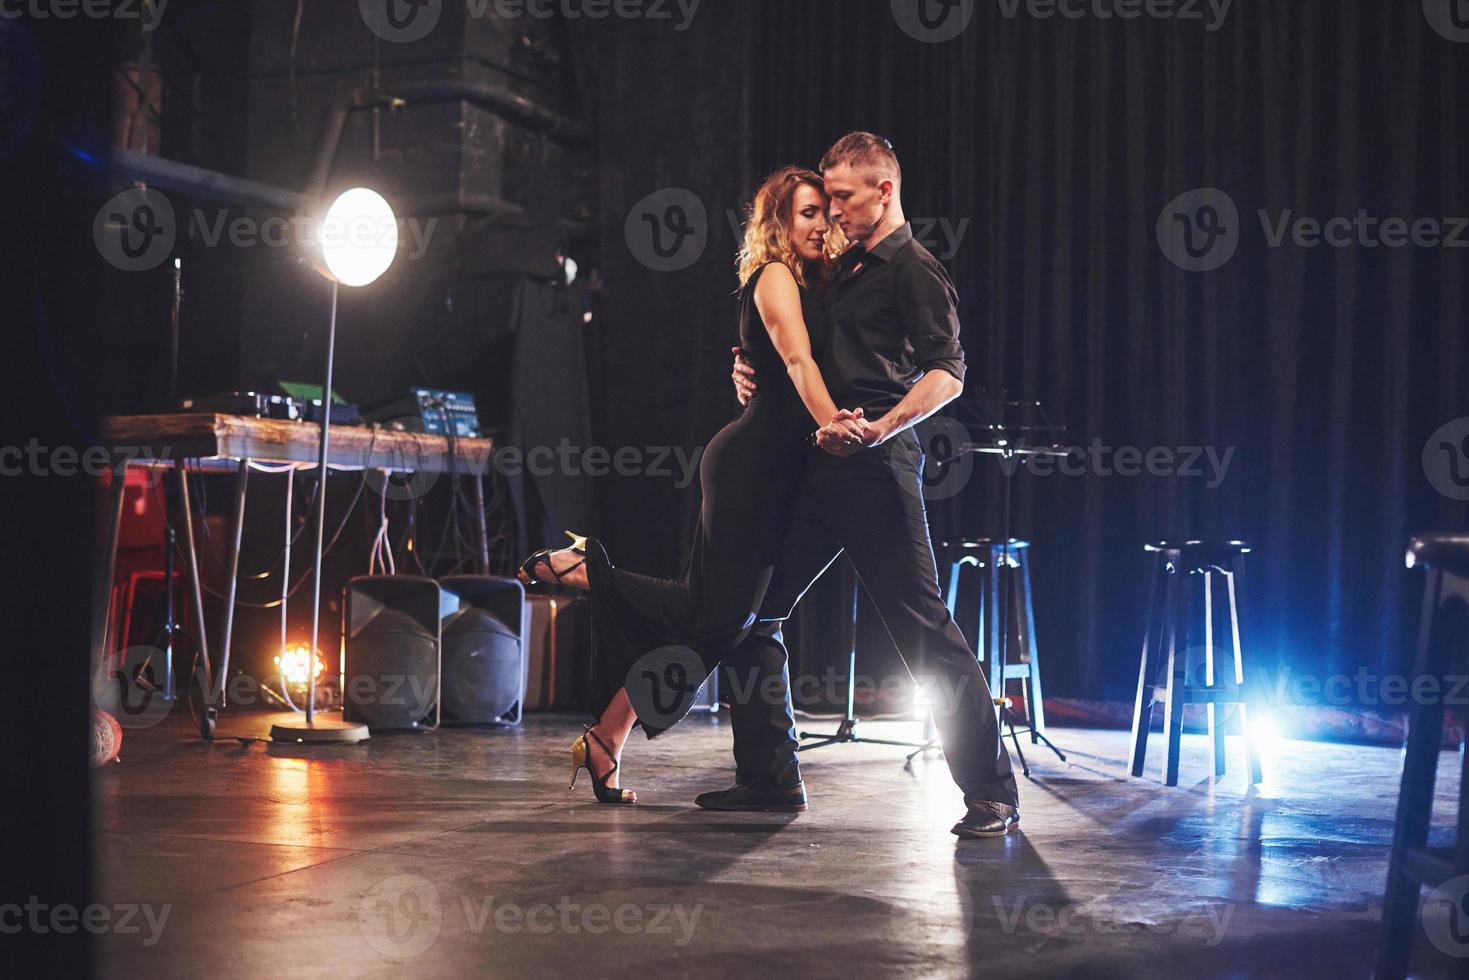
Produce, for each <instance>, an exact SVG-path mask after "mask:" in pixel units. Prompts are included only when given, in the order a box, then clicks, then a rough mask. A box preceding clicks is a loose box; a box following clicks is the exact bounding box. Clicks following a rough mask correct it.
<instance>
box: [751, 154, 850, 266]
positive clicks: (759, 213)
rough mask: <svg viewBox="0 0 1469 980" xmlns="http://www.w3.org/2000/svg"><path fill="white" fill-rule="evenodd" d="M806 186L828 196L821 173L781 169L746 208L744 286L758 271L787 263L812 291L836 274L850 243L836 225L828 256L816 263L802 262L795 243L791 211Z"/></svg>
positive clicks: (797, 168) (828, 241)
mask: <svg viewBox="0 0 1469 980" xmlns="http://www.w3.org/2000/svg"><path fill="white" fill-rule="evenodd" d="M802 184H806V185H807V186H810V187H814V188H816V189H817V190H818V191H820V192H821V196H822V197H823V198H825V197H826V185H825V184H824V183H823V182H822V179H821V175H820V174H818V173H816V172H815V171H812V170H806V169H805V168H803V167H781V168H780V169H779V170H777V171H776V172H775V173H773V174H771V175H770V176H769V177H767V178H765V183H763V184H761V185H760V189H759V190H758V191H756V192H755V197H754V200H752V201H751V202H750V204H749V205H748V206H747V207H746V209H745V240H744V242H743V243H742V244H741V245H740V252H739V256H738V258H737V259H736V263H735V264H736V267H737V268H738V269H739V276H740V285H741V286H743V285H745V284H747V283H748V282H749V281H750V277H751V276H753V275H754V274H755V270H756V269H759V268H760V267H761V266H763V265H765V264H766V263H768V262H783V263H785V265H786V266H787V267H788V268H789V269H790V270H791V272H792V274H794V275H795V277H796V281H797V282H798V283H800V284H801V285H803V286H806V287H808V288H811V287H819V286H823V285H825V284H826V283H827V282H829V281H830V280H831V278H832V276H833V274H834V273H835V272H836V260H837V256H838V255H840V254H841V253H842V252H843V251H844V250H845V248H846V244H847V242H846V238H845V236H843V235H842V233H841V229H839V228H837V227H836V225H832V228H831V231H830V232H828V233H827V236H826V250H825V254H823V255H822V257H821V259H820V260H818V261H816V262H807V261H805V260H804V259H802V258H801V256H800V254H799V253H797V252H796V249H795V246H794V245H793V244H792V243H791V218H792V213H791V209H792V205H793V202H794V201H795V197H796V188H798V187H800V186H801V185H802Z"/></svg>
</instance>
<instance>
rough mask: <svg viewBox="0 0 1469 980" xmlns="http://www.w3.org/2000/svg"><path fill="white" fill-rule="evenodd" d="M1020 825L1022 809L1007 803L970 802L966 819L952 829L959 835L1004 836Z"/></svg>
mask: <svg viewBox="0 0 1469 980" xmlns="http://www.w3.org/2000/svg"><path fill="white" fill-rule="evenodd" d="M1019 825H1020V811H1019V810H1018V809H1016V808H1015V807H1013V806H1010V805H1008V804H1005V803H991V802H989V801H988V800H982V801H978V802H974V803H971V804H969V809H968V811H966V812H965V814H964V819H963V820H960V821H959V822H958V823H956V824H954V826H953V827H952V828H951V829H950V833H952V834H954V835H955V836H957V837H1004V836H1005V835H1006V834H1008V833H1009V832H1010V831H1012V830H1014V829H1015V828H1016V827H1018V826H1019Z"/></svg>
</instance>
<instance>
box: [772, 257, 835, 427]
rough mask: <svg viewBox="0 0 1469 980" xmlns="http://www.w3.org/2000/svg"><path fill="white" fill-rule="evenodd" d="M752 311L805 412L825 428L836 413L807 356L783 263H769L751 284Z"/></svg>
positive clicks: (792, 280) (796, 297)
mask: <svg viewBox="0 0 1469 980" xmlns="http://www.w3.org/2000/svg"><path fill="white" fill-rule="evenodd" d="M755 307H756V308H757V309H758V310H759V311H760V319H762V320H764V321H765V329H766V331H767V332H769V334H770V341H771V343H772V344H774V345H775V350H776V353H778V354H779V355H780V357H781V360H782V361H784V362H785V366H786V373H787V374H788V375H790V378H791V383H792V384H794V385H795V386H796V393H797V394H798V395H800V396H801V402H802V403H803V404H804V405H805V406H806V411H808V412H810V413H811V418H813V419H814V420H815V421H816V424H817V426H818V427H819V426H823V425H826V424H827V423H828V422H830V421H831V420H832V417H833V416H835V415H836V413H837V406H836V402H834V401H832V399H831V393H830V392H829V391H827V389H826V382H825V381H823V380H822V378H821V370H820V369H819V368H817V366H816V359H815V358H814V357H812V356H811V335H810V334H809V333H808V332H807V331H806V318H805V316H804V315H803V314H802V313H801V291H800V288H799V287H798V286H797V285H796V277H795V275H794V274H793V273H792V272H791V270H790V269H789V268H787V267H786V266H785V265H784V264H783V263H780V262H773V263H771V264H770V265H768V266H766V267H765V271H764V272H763V273H762V274H761V275H760V281H759V282H757V283H756V284H755Z"/></svg>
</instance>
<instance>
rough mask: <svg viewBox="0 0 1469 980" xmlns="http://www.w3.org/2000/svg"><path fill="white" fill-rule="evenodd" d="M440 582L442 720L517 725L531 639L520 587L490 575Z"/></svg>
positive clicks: (523, 590) (461, 577) (472, 723)
mask: <svg viewBox="0 0 1469 980" xmlns="http://www.w3.org/2000/svg"><path fill="white" fill-rule="evenodd" d="M439 585H440V586H441V587H442V588H443V590H444V604H443V612H444V618H443V621H442V622H441V623H440V633H441V635H442V637H443V651H444V654H443V668H444V683H443V688H444V696H443V704H444V709H443V715H444V721H445V722H446V723H458V724H463V725H486V724H495V723H500V722H507V723H509V724H519V723H520V719H521V716H522V713H523V710H524V707H523V706H524V702H525V683H526V674H527V672H528V660H527V656H526V655H527V651H528V649H529V641H530V637H529V631H530V617H529V616H528V615H527V614H526V608H525V587H524V586H522V585H521V584H520V583H519V582H518V581H516V580H515V579H506V578H495V577H492V576H489V575H454V576H450V577H449V578H445V579H442V580H440V582H439ZM512 712H513V713H512Z"/></svg>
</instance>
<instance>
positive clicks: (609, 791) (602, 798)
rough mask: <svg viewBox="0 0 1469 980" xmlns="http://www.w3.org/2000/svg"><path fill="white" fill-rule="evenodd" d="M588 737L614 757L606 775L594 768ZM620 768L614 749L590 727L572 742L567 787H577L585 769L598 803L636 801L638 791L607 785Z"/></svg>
mask: <svg viewBox="0 0 1469 980" xmlns="http://www.w3.org/2000/svg"><path fill="white" fill-rule="evenodd" d="M588 737H590V738H591V739H592V741H594V742H596V743H597V745H599V746H600V747H601V749H602V751H603V752H605V753H607V758H609V759H612V768H611V769H609V770H607V774H606V775H604V776H598V775H597V773H596V770H594V769H593V768H592V757H591V752H590V751H588V746H587V738H588ZM620 768H621V764H620V763H618V761H617V759H616V758H614V757H613V755H612V750H611V749H609V748H607V743H606V742H603V741H602V740H601V739H600V738H598V737H597V733H596V732H594V731H592V730H591V729H590V728H588V729H587V730H586V731H585V732H583V733H582V735H581V737H580V738H578V739H577V740H576V741H575V742H572V743H571V785H570V786H568V787H567V789H575V788H576V777H577V776H579V775H581V771H582V770H583V769H585V770H586V771H587V775H588V776H591V777H592V791H593V792H594V793H596V794H597V802H598V803H636V802H637V801H638V794H637V793H634V792H633V791H632V790H630V789H617V788H616V787H610V786H608V785H607V781H608V780H609V779H611V778H612V777H613V775H614V774H615V773H616V772H617V770H618V769H620Z"/></svg>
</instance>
